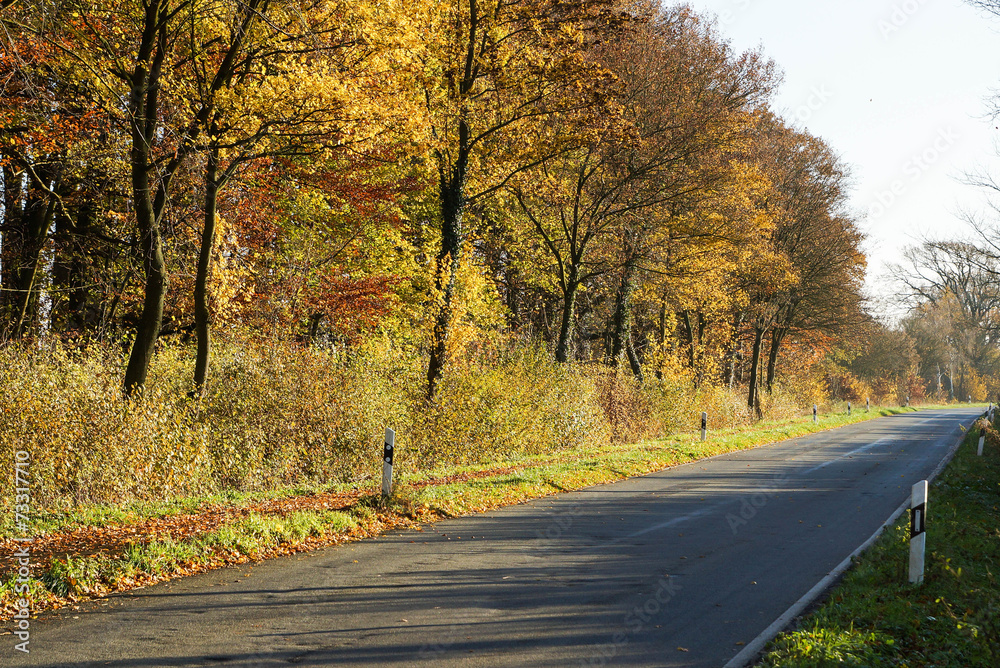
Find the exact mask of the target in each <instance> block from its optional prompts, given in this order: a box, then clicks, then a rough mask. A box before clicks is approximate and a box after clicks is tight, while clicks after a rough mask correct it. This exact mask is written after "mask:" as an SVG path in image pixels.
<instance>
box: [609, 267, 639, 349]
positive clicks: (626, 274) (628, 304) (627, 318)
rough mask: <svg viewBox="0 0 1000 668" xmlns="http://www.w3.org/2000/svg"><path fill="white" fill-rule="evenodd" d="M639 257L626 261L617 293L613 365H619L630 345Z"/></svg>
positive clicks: (612, 337)
mask: <svg viewBox="0 0 1000 668" xmlns="http://www.w3.org/2000/svg"><path fill="white" fill-rule="evenodd" d="M637 268H638V259H637V258H635V257H630V258H628V259H627V260H626V261H625V266H624V268H623V270H622V277H621V282H620V283H619V284H618V293H617V294H616V295H615V312H614V315H613V317H612V320H611V365H612V366H615V367H617V366H618V365H619V364H620V363H621V358H622V355H623V354H624V353H625V350H626V348H627V347H628V339H629V336H630V335H631V332H632V295H633V293H634V292H635V279H636V276H637V274H638V271H637Z"/></svg>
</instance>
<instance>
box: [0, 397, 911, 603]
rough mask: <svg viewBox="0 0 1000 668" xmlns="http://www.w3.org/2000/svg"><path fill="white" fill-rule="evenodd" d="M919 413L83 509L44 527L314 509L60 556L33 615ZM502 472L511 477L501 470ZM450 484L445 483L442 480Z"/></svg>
mask: <svg viewBox="0 0 1000 668" xmlns="http://www.w3.org/2000/svg"><path fill="white" fill-rule="evenodd" d="M915 410H917V409H915V408H883V409H875V410H873V411H872V412H870V413H865V412H863V411H855V412H854V413H853V414H852V415H850V416H849V415H847V414H846V413H839V414H832V415H826V416H822V417H821V418H820V420H819V422H818V423H815V424H814V423H813V422H812V418H811V417H807V418H798V419H794V420H786V421H779V422H762V423H760V424H758V425H756V426H755V427H753V428H751V429H747V430H740V429H730V430H720V431H716V432H712V433H710V436H709V439H708V441H707V442H704V443H702V442H700V441H698V440H696V437H695V435H693V434H691V433H686V434H678V435H674V436H671V437H668V438H664V439H659V440H655V441H646V442H642V443H636V444H610V445H605V446H603V447H600V448H589V449H581V450H575V451H564V452H560V453H557V454H552V453H550V454H548V455H538V456H533V457H524V458H521V459H518V460H511V461H504V462H494V463H492V464H491V465H489V466H486V465H482V464H481V465H478V466H475V465H468V466H456V467H446V468H439V469H435V470H433V471H429V472H424V473H409V474H404V475H402V476H401V477H400V480H399V484H398V485H397V490H398V492H397V495H396V496H395V497H394V498H393V499H392V500H390V501H388V502H384V501H382V500H381V499H380V498H379V497H378V496H377V495H376V494H375V493H374V490H372V491H371V492H369V493H367V494H364V493H358V487H357V486H356V485H355V486H353V487H350V486H345V485H335V486H332V487H329V488H327V491H334V492H343V491H345V490H348V489H352V490H353V492H354V493H355V494H356V498H357V500H356V501H355V502H354V503H353V504H352V505H350V506H349V507H346V508H341V509H338V510H334V511H331V510H329V509H327V508H322V507H319V508H316V509H309V507H308V506H309V504H308V498H309V496H310V495H313V494H315V493H316V492H317V490H315V489H302V488H288V489H285V490H272V491H269V492H266V493H256V494H230V495H223V496H213V497H204V498H201V499H181V500H173V501H170V502H165V503H160V504H155V503H150V504H141V505H138V506H130V507H128V508H127V509H123V508H113V507H100V508H95V507H89V508H88V507H84V508H81V509H79V510H75V511H71V512H69V513H60V514H58V515H55V514H52V515H49V516H46V517H42V518H39V519H37V520H36V522H38V524H37V525H36V527H35V528H36V529H39V530H40V531H39V533H40V534H44V533H46V532H52V531H56V532H58V531H60V530H66V529H67V528H73V529H79V528H80V527H86V526H87V525H88V523H90V522H92V523H94V524H93V525H94V526H107V525H109V524H110V525H115V524H128V523H130V522H140V521H142V520H148V519H152V518H161V517H169V516H172V515H175V514H178V513H184V512H187V513H192V518H193V519H194V520H195V521H197V512H198V510H199V509H200V508H204V507H212V508H217V507H218V506H219V505H220V504H223V505H229V506H233V507H241V506H243V505H248V504H251V503H259V502H260V501H261V500H262V499H270V500H276V501H280V500H287V499H288V498H292V497H302V499H301V500H302V501H304V502H305V503H301V504H296V509H295V510H294V511H290V512H282V513H268V514H264V513H258V512H250V513H248V514H244V515H242V516H240V517H238V518H235V519H233V520H232V521H228V522H225V523H223V524H221V525H219V526H215V527H213V528H211V529H210V530H207V531H197V530H194V531H191V532H189V533H188V534H187V535H185V536H183V537H181V538H174V537H170V536H167V537H160V536H156V535H151V536H136V538H135V540H134V541H130V542H129V543H128V544H127V546H126V548H125V549H123V550H118V551H117V552H115V553H105V552H103V551H101V550H100V549H97V550H94V549H93V546H90V547H89V549H88V552H89V553H88V554H82V555H78V556H74V555H70V554H65V555H64V556H50V557H49V558H48V559H47V560H46V561H45V562H44V563H37V564H33V569H32V575H31V577H30V578H29V581H28V587H29V597H30V599H31V603H32V610H33V611H34V612H36V613H37V612H39V611H42V610H46V609H55V608H60V607H65V606H71V607H75V606H76V605H77V604H78V603H79V602H80V601H81V600H85V599H90V598H95V597H102V596H106V595H108V594H110V593H114V592H118V591H124V590H127V589H131V588H134V587H139V586H146V585H149V584H152V583H154V582H158V581H162V580H167V579H172V578H175V577H180V576H184V575H189V574H192V573H198V572H204V571H206V570H210V569H213V568H218V567H221V566H225V565H231V564H238V563H245V562H247V561H251V560H259V559H265V558H269V557H274V556H280V555H283V554H289V553H291V552H299V551H304V550H310V549H315V548H318V547H323V546H328V545H333V544H338V543H342V542H345V541H348V540H357V539H361V538H365V537H370V536H374V535H378V534H379V533H382V532H384V531H385V530H388V529H391V528H398V527H401V526H416V525H417V524H418V523H420V522H427V521H435V520H437V519H441V518H446V517H454V516H459V515H465V514H470V513H476V512H483V511H486V510H490V509H494V508H498V507H502V506H506V505H513V504H516V503H521V502H524V501H527V500H529V499H534V498H540V497H544V496H548V495H551V494H556V493H560V492H564V491H571V490H577V489H582V488H584V487H589V486H592V485H596V484H602V483H609V482H614V481H617V480H622V479H624V478H628V477H632V476H636V475H643V474H647V473H652V472H654V471H659V470H662V469H665V468H668V467H671V466H677V465H680V464H685V463H688V462H692V461H697V460H699V459H704V458H706V457H712V456H716V455H720V454H724V453H728V452H734V451H738V450H745V449H748V448H752V447H757V446H760V445H765V444H768V443H773V442H777V441H781V440H785V439H789V438H794V437H797V436H803V435H806V434H810V433H814V432H818V431H824V430H828V429H834V428H837V427H841V426H845V425H847V424H852V423H856V422H862V421H865V420H869V419H873V418H876V417H881V416H887V415H893V414H899V413H904V412H912V411H915ZM494 471H502V473H498V474H493V473H492V472H494ZM441 480H444V481H446V482H442V483H438V482H437V481H441ZM16 583H17V574H16V573H15V572H9V573H7V574H6V575H4V576H0V620H4V621H7V620H9V619H10V618H11V616H12V615H13V613H14V611H15V603H16V601H17V599H18V598H19V595H18V594H17V593H16V591H15V586H16Z"/></svg>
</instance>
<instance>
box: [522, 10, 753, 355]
mask: <svg viewBox="0 0 1000 668" xmlns="http://www.w3.org/2000/svg"><path fill="white" fill-rule="evenodd" d="M645 9H646V11H647V12H648V13H647V15H646V16H645V17H644V19H643V20H642V21H638V20H637V21H635V22H633V24H632V25H631V26H630V30H628V31H627V32H625V33H624V34H623V35H622V36H621V37H619V38H618V39H614V40H607V41H605V42H603V43H602V44H600V45H598V46H595V47H594V49H592V51H591V55H592V57H594V58H595V59H597V60H598V61H599V62H601V63H602V64H603V65H604V66H605V67H607V68H608V69H609V70H610V71H611V72H613V73H614V74H615V75H616V76H617V78H618V80H619V81H620V90H619V91H618V92H617V93H616V95H615V97H614V102H615V108H616V109H617V110H618V111H619V113H618V115H617V116H616V117H615V116H609V115H608V114H600V115H598V116H596V117H594V118H587V117H584V119H582V120H581V119H580V118H578V117H574V116H566V115H564V116H562V117H560V119H561V122H562V127H563V128H565V129H564V130H563V131H564V132H573V131H575V132H581V131H582V132H585V133H588V134H589V137H590V140H589V141H588V142H587V143H586V144H585V145H582V146H581V147H579V148H576V149H574V150H572V151H567V152H566V153H564V154H561V155H559V156H556V157H554V158H552V159H549V160H547V161H545V162H544V163H543V164H542V165H541V166H540V167H539V170H538V176H537V179H536V178H535V177H533V176H527V177H525V178H522V179H520V180H518V181H515V182H513V183H512V187H511V190H512V191H513V193H514V196H515V197H516V200H517V202H518V204H519V206H520V208H521V210H522V212H523V214H524V215H525V216H526V217H527V218H528V220H530V221H531V224H532V226H533V228H534V229H535V231H536V233H537V234H538V236H539V237H540V239H541V241H542V243H543V246H544V248H546V249H547V251H548V253H549V254H550V257H551V258H552V261H553V263H554V265H555V270H556V273H557V276H558V285H559V287H560V291H561V293H562V294H561V297H562V310H561V317H560V323H561V324H560V328H559V334H558V339H557V343H556V359H557V360H559V361H561V362H565V361H566V360H567V359H569V351H570V347H571V337H572V330H573V322H574V317H575V314H576V298H577V293H578V291H579V290H580V288H581V286H583V285H585V284H586V283H587V282H589V281H592V280H593V279H595V278H597V277H599V276H601V275H603V274H605V273H607V272H611V271H616V272H617V273H618V281H617V288H616V289H615V296H614V304H615V306H614V309H613V315H612V318H611V323H610V328H609V335H608V339H609V344H610V345H609V347H610V351H609V352H610V358H611V359H612V360H614V361H617V360H618V359H620V358H621V357H622V355H623V354H624V353H625V352H626V351H629V352H630V354H629V358H630V361H631V365H632V367H633V370H635V371H636V372H638V362H637V358H636V356H635V355H634V352H631V349H630V348H629V346H628V345H627V342H628V340H629V339H630V337H631V320H632V316H631V311H632V308H631V305H632V295H633V294H634V292H635V290H636V287H637V285H638V283H639V281H640V277H641V275H642V273H643V272H644V271H646V270H647V269H655V268H656V265H657V264H658V263H662V262H666V263H667V264H669V263H670V259H669V251H668V250H666V249H667V248H668V247H669V245H670V243H669V242H668V241H667V238H668V237H672V238H673V240H674V242H675V243H684V242H683V241H681V239H685V240H686V241H689V242H694V239H696V238H702V239H704V240H705V243H706V244H708V243H710V242H709V241H708V239H709V238H710V237H716V238H718V236H720V233H721V230H719V229H718V228H717V227H716V228H714V229H713V226H712V225H701V226H700V228H699V226H698V224H697V223H696V222H695V221H694V218H693V217H687V216H685V215H684V212H685V211H686V210H688V209H690V208H692V207H694V206H696V205H697V204H696V203H697V202H699V201H702V200H704V199H707V198H711V197H713V195H714V193H715V192H716V191H717V190H718V189H719V188H720V184H721V182H722V181H723V180H725V179H726V178H727V175H728V174H729V173H730V172H729V165H730V158H731V152H732V151H734V150H735V149H736V147H737V144H738V142H739V141H740V140H741V138H742V132H741V124H743V123H745V118H746V117H747V114H748V112H749V111H750V110H752V109H753V108H754V107H755V106H756V105H759V104H761V103H763V102H764V101H765V100H766V98H767V96H768V94H769V92H770V88H771V85H772V84H773V73H772V70H771V66H770V64H769V63H768V62H767V61H766V60H765V59H763V58H762V57H761V56H760V55H759V54H757V53H747V54H743V55H742V56H734V55H733V54H732V53H731V52H730V51H729V50H728V47H727V46H726V45H725V44H724V43H723V42H722V41H721V39H720V38H719V37H718V36H717V35H715V33H714V32H713V30H712V28H711V27H710V26H707V25H706V24H704V23H703V22H702V21H701V20H700V19H698V17H697V16H696V15H694V14H692V13H691V12H690V11H689V10H688V9H686V8H680V9H674V10H661V9H658V8H654V7H652V6H650V7H647V8H645ZM696 228H697V229H696ZM722 234H724V233H722Z"/></svg>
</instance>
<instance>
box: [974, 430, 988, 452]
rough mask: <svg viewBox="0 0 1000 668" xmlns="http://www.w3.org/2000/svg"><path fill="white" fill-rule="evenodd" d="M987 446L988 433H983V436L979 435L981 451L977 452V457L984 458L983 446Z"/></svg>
mask: <svg viewBox="0 0 1000 668" xmlns="http://www.w3.org/2000/svg"><path fill="white" fill-rule="evenodd" d="M985 444H986V432H985V431H983V432H982V433H981V434H979V450H978V451H976V455H977V456H979V457H982V456H983V445H985Z"/></svg>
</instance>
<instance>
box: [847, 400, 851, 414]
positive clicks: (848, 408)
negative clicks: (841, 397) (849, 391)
mask: <svg viewBox="0 0 1000 668" xmlns="http://www.w3.org/2000/svg"><path fill="white" fill-rule="evenodd" d="M847 416H848V417H850V416H851V402H850V401H848V402H847Z"/></svg>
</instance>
